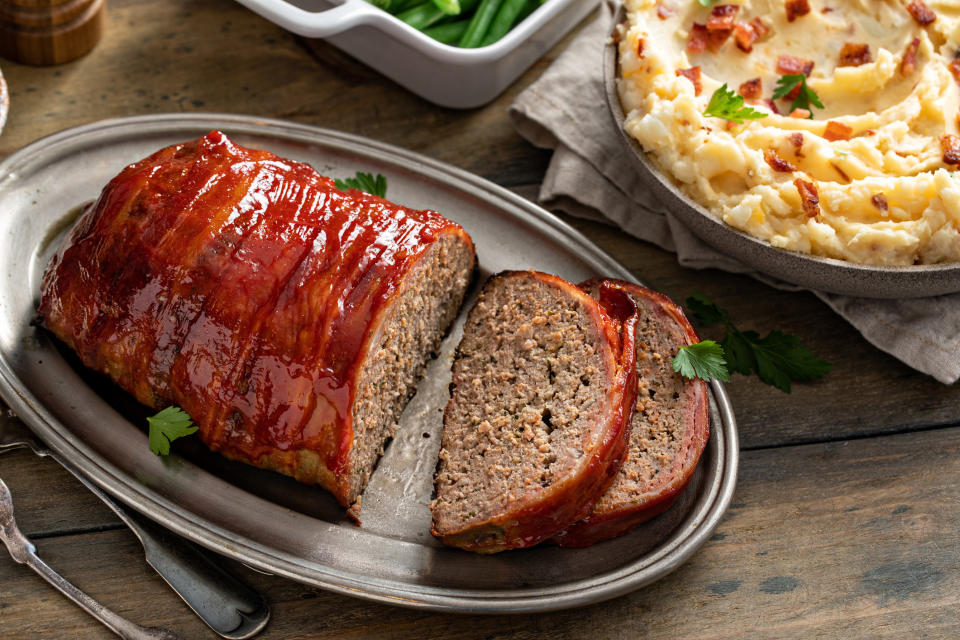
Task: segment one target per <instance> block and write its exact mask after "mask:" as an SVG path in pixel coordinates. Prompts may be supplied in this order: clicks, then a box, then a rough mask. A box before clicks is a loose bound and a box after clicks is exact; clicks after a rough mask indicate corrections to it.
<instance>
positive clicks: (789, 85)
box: [773, 73, 824, 119]
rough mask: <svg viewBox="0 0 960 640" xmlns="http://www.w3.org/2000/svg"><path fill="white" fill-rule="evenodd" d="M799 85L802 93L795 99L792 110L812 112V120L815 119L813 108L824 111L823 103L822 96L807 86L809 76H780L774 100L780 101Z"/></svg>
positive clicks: (774, 92)
mask: <svg viewBox="0 0 960 640" xmlns="http://www.w3.org/2000/svg"><path fill="white" fill-rule="evenodd" d="M797 85H800V93H799V94H798V95H797V97H796V98H794V99H793V104H791V105H790V109H791V110H793V109H806V110H807V111H809V112H810V118H811V119H812V118H813V107H816V108H818V109H823V108H824V106H823V103H822V102H820V96H818V95H817V92H816V91H814V90H813V89H811V88H810V87H808V86H807V76H805V75H803V74H802V73H791V74H788V75H785V76H780V79H779V80H777V86H776V87H775V88H774V90H773V99H774V100H779V99H780V98H783V97H785V96H786V95H787V94H788V93H790V92H791V91H793V90H794V89H795V88H796V87H797Z"/></svg>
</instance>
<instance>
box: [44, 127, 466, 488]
mask: <svg viewBox="0 0 960 640" xmlns="http://www.w3.org/2000/svg"><path fill="white" fill-rule="evenodd" d="M474 264H475V254H474V248H473V243H472V242H471V240H470V238H469V237H468V236H467V234H466V233H465V232H464V230H463V229H462V228H461V227H460V226H458V225H456V224H454V223H452V222H450V221H449V220H447V219H445V218H444V217H443V216H441V215H440V214H439V213H436V212H433V211H416V210H412V209H408V208H406V207H402V206H399V205H396V204H393V203H391V202H388V201H386V200H383V199H382V198H378V197H376V196H371V195H368V194H365V193H361V192H359V191H353V190H351V191H350V192H348V193H344V192H341V191H338V190H337V189H336V188H335V187H334V183H333V181H332V180H331V179H329V178H326V177H323V176H321V175H320V174H319V173H317V172H316V171H315V170H314V169H313V168H311V167H310V166H308V165H305V164H301V163H299V162H293V161H290V160H285V159H283V158H280V157H278V156H276V155H274V154H272V153H269V152H267V151H259V150H254V149H245V148H243V147H240V146H238V145H236V144H234V143H232V142H231V141H230V140H228V139H227V137H226V136H225V135H223V134H222V133H219V132H213V133H210V134H208V135H206V136H204V137H202V138H199V139H197V140H193V141H191V142H187V143H184V144H178V145H174V146H172V147H168V148H166V149H163V150H161V151H158V152H157V153H156V154H154V155H152V156H150V157H149V158H146V159H145V160H142V161H140V162H137V163H135V164H133V165H130V166H128V167H127V168H126V169H124V170H123V172H122V173H120V175H118V176H117V177H116V178H114V179H113V180H112V181H111V182H110V183H109V184H108V185H107V186H106V187H105V188H104V190H103V192H102V194H101V195H100V198H99V200H98V201H97V202H96V204H95V205H93V206H92V207H90V208H89V209H88V210H87V211H86V212H85V213H84V215H83V216H82V217H81V219H80V220H79V222H78V223H77V224H76V226H75V227H74V228H73V229H72V231H71V233H70V234H69V236H68V237H67V239H66V241H65V242H64V244H63V245H62V246H61V247H60V249H59V251H58V253H57V254H56V256H55V257H54V258H53V260H52V262H51V264H50V265H49V267H48V268H47V271H46V273H45V276H44V279H43V286H42V298H41V303H40V308H39V313H40V316H41V318H42V321H43V324H44V325H45V326H46V327H47V328H48V329H49V330H50V331H52V332H53V333H54V334H56V335H57V336H58V337H59V338H60V339H61V340H63V341H64V342H65V343H66V344H67V345H68V346H70V347H71V348H73V349H74V350H75V351H76V352H77V353H78V354H79V356H80V358H81V360H82V361H83V363H84V364H85V365H87V366H88V367H91V368H93V369H96V370H97V371H101V372H104V373H106V374H108V375H109V376H110V377H111V378H113V380H114V381H116V383H117V384H118V385H120V386H121V387H123V388H124V389H126V390H127V391H129V392H130V393H132V394H133V395H134V396H136V398H137V399H138V400H140V401H141V402H143V403H144V404H146V405H149V406H151V407H154V408H157V409H159V408H162V407H165V406H168V405H178V406H180V407H181V408H183V409H184V410H185V411H186V412H187V413H189V414H190V416H191V417H192V418H193V420H194V421H195V422H196V424H197V425H198V426H199V428H200V431H199V434H200V437H201V438H202V439H203V441H204V442H205V443H206V444H207V445H208V446H209V447H210V448H211V449H213V450H215V451H219V452H220V453H222V454H223V455H225V456H227V457H229V458H232V459H235V460H242V461H244V462H248V463H250V464H253V465H257V466H260V467H266V468H269V469H274V470H276V471H279V472H281V473H285V474H288V475H291V476H293V477H295V478H297V479H298V480H301V481H303V482H308V483H319V484H321V485H323V486H324V487H326V488H327V489H329V490H330V491H331V492H333V494H334V496H335V497H336V498H337V500H338V501H340V503H342V504H344V505H347V504H350V503H352V502H353V501H354V500H355V499H356V498H357V496H358V495H359V493H360V492H361V491H362V489H363V487H364V485H365V484H366V482H367V480H368V479H369V477H370V473H371V471H372V469H373V466H374V463H375V462H376V460H377V457H378V455H379V454H380V452H381V450H382V448H383V445H384V442H385V441H386V440H387V438H389V437H390V436H391V435H392V434H393V432H394V430H395V428H396V424H397V417H398V416H399V415H400V412H401V411H402V409H403V407H404V405H405V403H406V401H407V399H408V398H409V396H410V395H411V394H412V392H413V390H414V385H415V383H416V381H417V379H418V377H419V376H420V375H421V372H422V371H423V368H424V366H425V364H426V362H427V360H428V358H429V357H430V355H431V353H432V352H433V351H434V350H435V349H436V347H437V346H438V343H439V341H440V340H441V338H442V337H443V335H444V333H445V332H446V331H447V328H448V327H449V325H450V324H451V322H452V321H453V319H454V317H455V316H456V315H457V312H458V309H459V307H460V305H461V302H462V300H463V296H464V293H465V291H466V289H467V287H468V285H469V282H470V279H471V274H472V272H473V269H474ZM144 446H146V443H144Z"/></svg>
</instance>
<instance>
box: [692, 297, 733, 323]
mask: <svg viewBox="0 0 960 640" xmlns="http://www.w3.org/2000/svg"><path fill="white" fill-rule="evenodd" d="M687 308H688V309H689V310H690V312H691V313H692V314H693V317H694V318H695V319H696V320H697V324H700V325H703V326H705V327H706V326H709V325H711V324H716V323H718V322H723V321H724V320H726V317H727V314H726V312H725V311H723V310H722V309H721V308H720V307H718V306H717V305H716V304H714V303H713V301H712V300H710V298H708V297H707V296H705V295H703V294H702V293H700V292H699V291H694V292H693V294H691V296H690V297H689V298H687Z"/></svg>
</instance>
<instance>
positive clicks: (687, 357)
mask: <svg viewBox="0 0 960 640" xmlns="http://www.w3.org/2000/svg"><path fill="white" fill-rule="evenodd" d="M673 370H674V371H676V372H677V373H679V374H680V375H682V376H683V377H684V378H691V379H692V378H700V379H701V380H706V381H707V382H709V381H710V380H713V379H714V378H716V379H717V380H720V381H722V382H726V381H727V380H729V379H730V372H729V371H727V361H726V360H725V359H724V357H723V348H722V347H721V346H720V345H719V344H717V343H716V342H714V341H713V340H701V341H700V342H698V343H696V344H690V345H686V346H683V347H680V348H679V349H678V350H677V355H675V356H673Z"/></svg>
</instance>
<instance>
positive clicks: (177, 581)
mask: <svg viewBox="0 0 960 640" xmlns="http://www.w3.org/2000/svg"><path fill="white" fill-rule="evenodd" d="M16 448H29V449H31V450H32V451H33V452H34V453H35V454H37V455H38V456H41V457H48V458H52V459H53V460H56V461H57V462H58V463H59V464H60V465H61V466H62V467H63V468H64V469H66V470H67V471H69V472H70V473H71V474H73V476H74V477H76V478H77V479H78V480H79V481H80V482H82V483H83V484H84V486H86V487H87V488H88V489H89V490H90V491H91V492H93V494H94V495H96V496H97V497H98V498H100V500H102V501H103V503H104V504H106V505H107V506H108V507H109V508H110V510H111V511H113V512H114V513H115V514H117V517H118V518H120V520H122V521H123V522H124V523H125V524H126V525H127V526H128V527H130V529H131V530H132V531H133V533H134V535H136V536H137V538H138V539H139V540H140V543H141V544H142V545H143V550H144V552H145V554H146V559H147V563H148V564H149V565H150V566H151V567H153V568H154V569H155V570H156V571H157V573H158V574H160V577H161V578H163V579H164V580H165V581H166V582H167V584H169V585H170V587H171V588H172V589H173V590H174V591H175V592H176V593H177V595H179V596H180V597H181V598H183V601H184V602H186V603H187V605H188V606H189V607H190V608H191V609H193V611H194V612H195V613H196V614H197V616H198V617H199V618H200V619H201V620H203V621H204V622H205V623H206V624H207V626H209V627H210V628H211V629H213V630H214V631H215V632H216V633H218V634H219V635H221V636H223V637H224V638H230V639H231V640H233V639H236V640H242V639H243V638H251V637H253V636H255V635H256V634H257V633H259V632H260V631H262V630H263V628H264V627H265V626H266V624H267V621H268V620H269V619H270V606H269V605H268V604H267V602H266V601H265V600H264V599H263V596H261V595H260V594H259V593H257V592H256V591H254V590H253V589H251V588H249V587H248V586H246V585H245V584H243V583H242V582H240V581H239V580H237V579H236V578H235V577H233V576H232V575H230V574H229V573H227V572H226V571H224V570H223V569H222V568H221V567H220V566H219V565H217V564H216V563H215V562H214V561H213V560H212V559H211V558H210V557H208V556H207V554H205V553H204V552H202V551H200V549H199V548H197V547H196V546H194V545H193V544H191V543H189V542H187V541H186V540H184V539H183V538H181V537H179V536H177V535H175V534H173V533H170V532H169V531H167V530H166V529H163V528H162V527H160V526H158V525H156V524H154V523H153V522H152V521H151V520H149V519H147V518H145V517H143V516H141V515H140V514H138V513H135V512H133V511H128V510H127V509H125V508H123V507H121V506H120V505H119V504H117V503H116V502H115V501H114V500H113V499H112V498H110V497H109V496H107V494H105V493H104V492H103V491H101V490H100V488H99V487H97V486H96V485H94V484H93V483H91V482H90V481H89V480H87V479H86V478H84V477H83V476H82V475H80V474H79V473H77V472H76V471H74V470H73V469H72V468H71V467H70V465H69V464H67V463H65V462H64V461H63V460H62V459H60V457H59V456H57V455H56V454H55V453H53V452H52V451H50V450H49V449H46V448H45V447H43V446H42V445H41V444H40V443H39V441H37V440H36V438H34V437H33V434H32V433H30V432H29V431H28V430H27V429H26V428H25V427H24V426H22V425H21V424H19V423H18V422H17V421H15V420H12V419H10V418H9V417H8V416H3V417H0V453H3V452H4V451H9V450H11V449H16ZM14 558H16V556H14ZM18 561H19V560H18ZM31 566H32V565H31ZM98 606H99V605H98ZM108 626H109V625H108Z"/></svg>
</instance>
